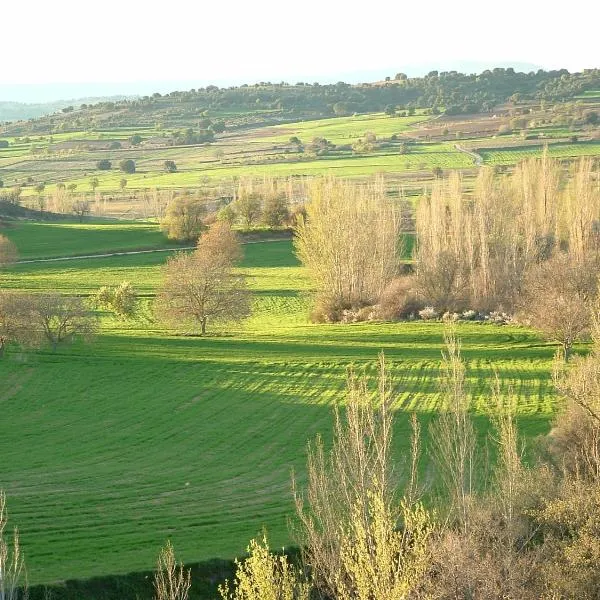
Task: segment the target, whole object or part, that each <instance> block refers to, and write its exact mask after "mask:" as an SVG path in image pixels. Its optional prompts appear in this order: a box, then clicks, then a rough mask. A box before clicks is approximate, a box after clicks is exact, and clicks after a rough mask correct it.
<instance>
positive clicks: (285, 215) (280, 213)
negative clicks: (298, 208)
mask: <svg viewBox="0 0 600 600" xmlns="http://www.w3.org/2000/svg"><path fill="white" fill-rule="evenodd" d="M289 218H290V211H289V209H288V199H287V196H286V194H285V193H283V192H281V193H274V194H268V195H267V197H266V198H265V200H264V204H263V210H262V221H263V223H264V224H265V225H267V226H268V227H281V226H282V225H284V224H285V223H286V222H287V221H288V220H289Z"/></svg>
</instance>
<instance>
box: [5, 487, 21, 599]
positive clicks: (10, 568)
mask: <svg viewBox="0 0 600 600" xmlns="http://www.w3.org/2000/svg"><path fill="white" fill-rule="evenodd" d="M7 522H8V515H7V511H6V496H5V494H4V492H3V491H0V600H20V599H21V598H26V597H27V578H26V572H25V561H24V559H23V555H22V554H21V547H20V545H19V532H18V531H17V529H16V528H15V530H14V533H13V536H12V541H9V540H7V539H6V537H5V530H6V526H7Z"/></svg>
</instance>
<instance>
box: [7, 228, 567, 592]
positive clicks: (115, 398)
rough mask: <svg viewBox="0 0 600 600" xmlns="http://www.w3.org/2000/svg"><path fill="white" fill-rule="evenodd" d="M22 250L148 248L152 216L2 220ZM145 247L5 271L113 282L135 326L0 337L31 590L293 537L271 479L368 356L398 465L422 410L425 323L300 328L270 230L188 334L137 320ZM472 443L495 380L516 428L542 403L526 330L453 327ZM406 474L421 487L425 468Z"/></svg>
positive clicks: (432, 362) (14, 513) (152, 272)
mask: <svg viewBox="0 0 600 600" xmlns="http://www.w3.org/2000/svg"><path fill="white" fill-rule="evenodd" d="M2 233H3V234H4V235H6V236H8V237H9V238H11V239H12V240H14V242H15V243H16V244H17V246H18V248H19V251H20V254H21V257H22V258H23V259H41V258H45V257H57V256H74V255H85V254H94V253H98V254H104V253H110V252H111V251H116V250H121V251H123V250H136V249H152V248H155V249H163V248H165V247H166V246H167V244H165V242H164V239H163V238H162V236H161V234H160V233H159V231H158V227H157V226H156V225H154V224H127V223H125V224H116V225H108V224H99V225H97V224H90V223H86V224H83V225H79V224H65V225H56V224H34V223H19V224H14V225H12V226H11V227H9V228H4V229H2ZM166 254H167V253H165V252H157V253H148V254H138V255H125V256H114V257H104V258H87V259H75V260H70V261H58V262H37V263H36V262H34V263H25V264H16V265H13V266H12V267H10V268H6V269H4V270H3V271H1V272H0V287H1V288H8V289H21V290H29V291H34V292H35V291H41V290H58V291H61V292H69V293H75V294H82V295H91V294H93V293H95V292H96V291H97V289H98V288H99V287H100V286H102V285H115V284H118V283H120V282H121V281H124V280H127V281H131V282H132V284H133V285H134V287H135V288H136V289H137V290H138V292H139V294H140V297H141V304H142V310H141V312H140V316H139V317H138V319H137V320H135V321H131V322H129V321H119V320H116V319H114V318H112V317H110V316H108V315H104V317H103V318H102V325H101V331H100V333H99V335H98V336H97V338H96V340H95V341H94V342H93V343H91V344H88V345H86V344H83V343H80V342H78V343H75V344H73V345H67V346H61V347H59V348H58V350H57V351H56V352H52V351H50V350H41V351H25V350H19V349H17V348H10V349H9V350H8V351H7V354H6V356H5V358H4V359H3V360H2V361H0V378H1V379H2V381H3V383H4V385H3V386H2V389H1V391H0V410H1V412H2V419H0V455H1V456H2V462H1V463H0V488H2V489H4V490H5V491H6V494H7V497H8V498H9V509H10V516H11V522H13V523H16V524H18V526H19V530H20V533H21V540H22V545H23V550H24V552H25V555H26V559H27V568H28V574H29V580H30V583H32V584H38V583H47V582H52V581H58V580H61V579H66V578H89V577H92V576H101V575H107V574H117V573H127V572H131V571H138V570H146V569H150V568H152V566H153V564H154V561H155V556H156V554H157V552H158V549H159V548H160V546H161V545H163V544H164V542H165V540H166V539H167V538H169V539H171V540H172V542H173V544H174V545H175V547H176V548H177V551H178V555H179V556H180V557H181V559H182V560H184V561H186V562H190V561H198V560H202V559H208V558H213V557H233V556H236V555H240V554H241V553H242V552H243V551H244V549H245V546H246V543H247V540H249V539H250V538H251V537H253V536H256V535H257V533H259V532H260V530H261V529H262V528H263V527H266V528H267V529H268V531H269V535H270V540H271V542H272V545H273V546H274V547H278V546H286V545H289V544H290V543H293V540H292V539H291V537H290V534H289V531H288V526H287V518H288V517H289V516H291V515H292V513H293V503H292V497H291V492H290V479H291V471H292V470H294V471H295V472H296V474H297V477H298V479H299V481H300V482H301V483H302V482H303V481H304V479H305V448H306V443H307V441H308V440H309V439H312V438H314V436H315V435H316V434H317V433H318V432H320V433H322V434H323V435H324V437H325V440H329V439H330V436H331V426H332V415H331V409H332V407H333V405H334V404H335V403H337V402H339V401H341V400H343V396H344V387H345V382H346V376H347V370H348V369H349V368H350V367H352V368H354V369H355V371H356V372H357V373H359V374H363V373H364V374H370V375H372V374H374V373H375V367H376V363H377V356H378V353H379V352H381V351H384V352H385V355H386V359H387V360H388V362H389V364H390V367H391V375H392V377H393V385H394V391H395V396H394V397H395V400H394V409H395V411H396V436H395V444H394V457H395V460H396V464H397V465H398V473H401V472H402V468H401V466H402V465H403V463H404V461H405V459H406V456H407V449H408V447H409V415H410V414H411V413H413V412H415V413H416V414H417V415H418V417H419V420H420V421H421V422H422V424H423V425H424V428H423V430H424V437H425V438H426V437H427V434H426V432H427V427H426V425H427V423H428V422H429V421H430V420H431V418H432V416H433V415H434V414H435V413H436V412H437V411H438V410H439V409H440V391H439V387H438V381H439V367H440V361H441V351H442V348H443V343H442V338H443V331H444V327H443V325H442V324H441V323H436V322H432V323H425V322H403V323H393V324H392V323H375V322H374V323H361V324H351V325H314V324H309V322H308V318H307V315H308V311H309V304H308V299H307V297H306V292H307V291H309V290H310V287H311V286H310V282H309V280H308V278H307V275H306V272H305V270H304V268H303V267H302V266H301V265H300V263H299V261H298V260H297V258H296V256H295V255H294V250H293V245H292V242H291V241H290V240H281V241H267V242H260V243H254V244H247V245H245V257H244V261H243V263H242V265H241V267H240V269H241V271H243V272H244V273H245V274H247V275H248V277H249V284H250V287H251V290H252V293H253V304H254V312H253V315H252V317H251V318H250V319H248V320H247V321H245V322H242V323H241V324H240V325H239V326H236V327H229V328H227V329H223V328H217V329H213V330H212V331H209V335H207V336H206V337H204V338H201V337H194V336H184V335H175V333H174V332H172V331H168V330H165V329H164V328H163V327H161V326H159V325H157V324H156V323H155V322H153V320H152V318H151V312H150V310H149V303H150V301H151V299H152V297H153V295H154V293H155V291H156V288H157V285H158V284H159V283H160V280H161V276H162V275H161V265H162V264H163V263H164V262H165V260H166ZM457 334H458V336H459V337H460V338H461V340H462V345H463V356H464V359H465V362H466V366H467V379H468V383H469V386H470V391H471V394H472V395H473V398H474V401H475V407H476V411H477V413H476V415H475V420H476V424H477V427H478V431H479V434H480V438H481V441H482V443H483V442H484V439H485V436H486V432H487V429H488V418H487V416H486V415H487V414H489V411H490V410H493V408H491V407H490V404H489V398H490V397H491V394H490V386H491V384H492V381H493V378H494V376H495V374H496V373H497V374H498V376H499V377H500V379H501V381H502V382H503V383H504V384H506V386H507V388H508V387H510V392H506V393H507V394H508V393H510V395H511V396H512V397H513V398H514V399H515V401H516V407H517V416H518V423H519V426H520V428H521V430H522V432H523V433H524V434H525V437H526V439H527V440H528V441H529V442H532V441H533V440H534V439H535V436H536V435H538V434H541V433H544V432H546V431H547V430H548V427H549V420H550V418H551V416H552V414H553V412H554V411H555V408H556V398H555V394H554V392H553V389H552V384H551V381H550V371H551V363H552V357H553V354H554V346H553V345H552V344H549V343H546V342H543V341H541V340H540V338H539V337H538V336H537V335H535V334H534V333H533V332H532V331H530V330H528V329H524V328H519V327H513V326H498V325H491V324H482V323H466V324H465V323H463V324H460V325H458V330H457ZM425 463H426V461H424V464H423V466H422V469H421V471H422V478H423V481H424V482H426V483H427V482H428V467H427V465H426V464H425Z"/></svg>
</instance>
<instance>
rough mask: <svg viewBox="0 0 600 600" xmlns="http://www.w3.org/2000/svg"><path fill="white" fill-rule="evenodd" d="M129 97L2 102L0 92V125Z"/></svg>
mask: <svg viewBox="0 0 600 600" xmlns="http://www.w3.org/2000/svg"><path fill="white" fill-rule="evenodd" d="M127 98H128V96H122V95H121V96H111V97H106V96H93V97H89V98H79V99H76V100H57V101H55V102H37V103H26V102H12V101H2V94H1V91H0V123H1V122H6V121H22V120H23V121H25V120H27V119H37V118H39V117H43V116H45V115H50V114H52V113H55V112H57V111H60V110H62V109H63V108H68V107H69V106H73V107H75V106H80V105H81V104H97V103H98V102H101V101H104V102H106V101H120V100H125V99H127Z"/></svg>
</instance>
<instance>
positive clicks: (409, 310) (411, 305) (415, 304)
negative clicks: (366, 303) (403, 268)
mask: <svg viewBox="0 0 600 600" xmlns="http://www.w3.org/2000/svg"><path fill="white" fill-rule="evenodd" d="M422 308H423V305H422V303H421V302H420V301H419V299H418V298H417V294H416V292H415V291H414V278H413V277H410V276H407V277H396V278H395V279H392V281H391V282H390V284H389V285H388V286H387V287H386V288H385V290H383V293H382V294H381V297H380V298H379V302H378V304H377V311H376V316H377V318H378V319H382V320H384V321H397V320H399V319H407V318H409V317H410V315H414V314H417V313H418V312H419V310H421V309H422Z"/></svg>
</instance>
